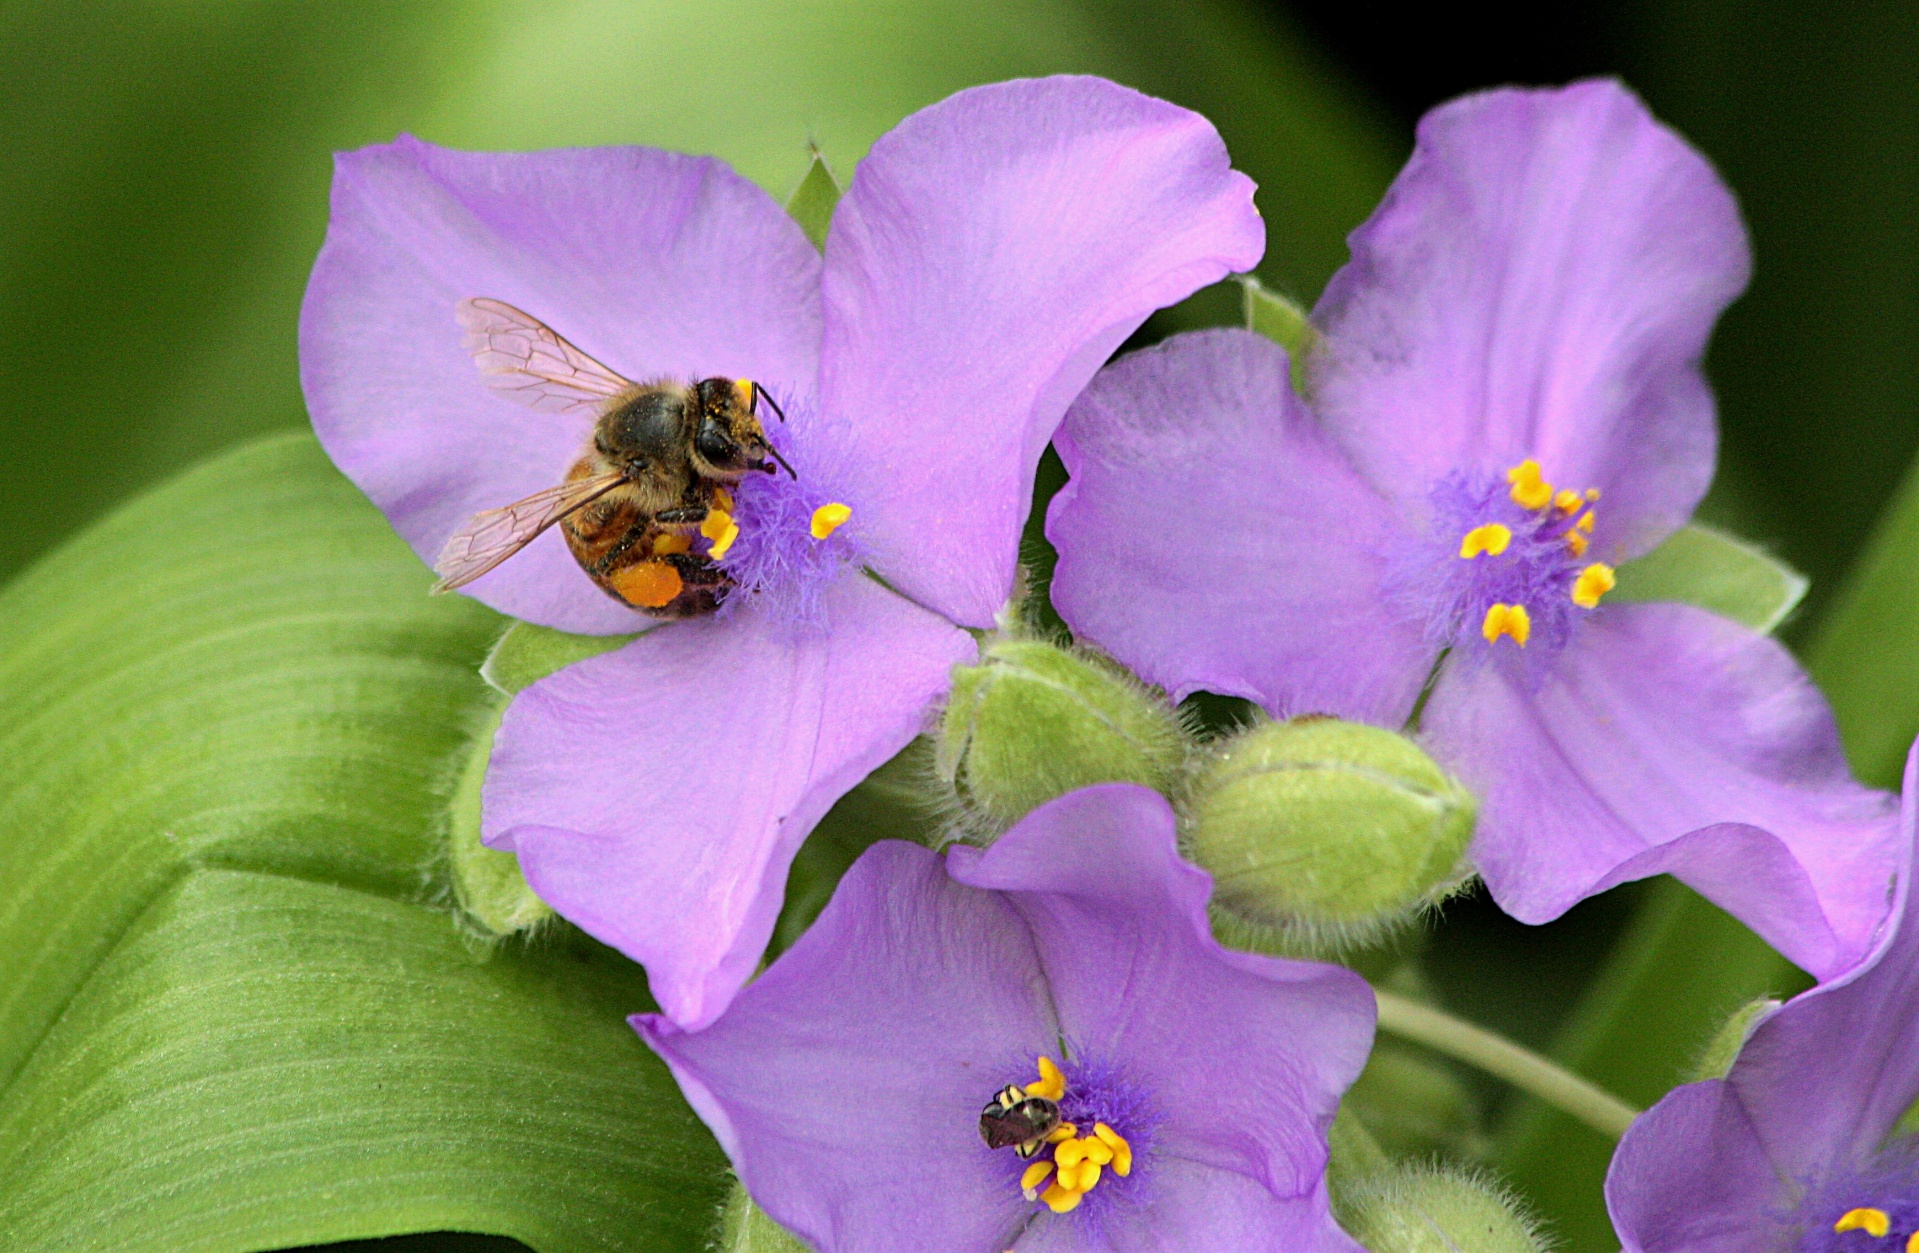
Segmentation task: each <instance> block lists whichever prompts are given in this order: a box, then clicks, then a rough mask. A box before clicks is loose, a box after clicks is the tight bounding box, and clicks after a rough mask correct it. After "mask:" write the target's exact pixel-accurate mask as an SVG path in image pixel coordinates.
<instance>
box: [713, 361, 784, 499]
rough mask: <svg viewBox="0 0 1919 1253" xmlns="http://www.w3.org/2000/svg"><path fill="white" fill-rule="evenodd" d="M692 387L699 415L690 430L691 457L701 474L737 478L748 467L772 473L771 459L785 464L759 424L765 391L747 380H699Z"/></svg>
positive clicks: (774, 469)
mask: <svg viewBox="0 0 1919 1253" xmlns="http://www.w3.org/2000/svg"><path fill="white" fill-rule="evenodd" d="M695 390H696V391H697V392H698V393H699V400H700V418H699V426H698V428H697V429H696V430H695V431H694V432H693V456H694V459H695V461H696V462H697V463H699V464H698V466H697V468H698V469H699V470H700V472H701V473H702V474H706V475H710V476H711V477H714V478H723V479H738V478H740V477H741V476H742V475H744V474H746V473H747V471H749V470H760V471H763V472H765V473H767V474H773V473H775V472H776V468H775V466H774V463H775V462H779V464H780V465H785V462H784V461H781V460H780V455H779V454H778V453H776V452H774V451H773V445H772V444H771V443H769V442H768V441H767V438H766V428H765V427H763V426H761V425H760V418H759V400H760V398H761V397H762V396H764V395H765V394H766V393H765V392H763V391H762V390H761V389H760V387H759V385H758V384H757V383H754V382H753V381H751V380H750V379H720V378H713V379H701V380H700V382H699V383H698V384H697V386H696V389H695ZM768 403H771V401H770V399H769V402H768ZM775 412H778V410H777V409H775ZM788 473H791V471H790V470H789V471H788Z"/></svg>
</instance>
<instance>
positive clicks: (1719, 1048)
mask: <svg viewBox="0 0 1919 1253" xmlns="http://www.w3.org/2000/svg"><path fill="white" fill-rule="evenodd" d="M1779 1006H1780V1002H1779V1001H1776V1000H1774V999H1773V998H1772V997H1770V996H1762V997H1760V998H1759V999H1758V1000H1755V1001H1749V1002H1747V1003H1746V1004H1744V1005H1741V1006H1740V1007H1739V1008H1738V1009H1736V1010H1734V1011H1733V1014H1732V1017H1730V1018H1728V1019H1726V1021H1725V1022H1724V1023H1722V1024H1721V1025H1720V1027H1719V1030H1718V1031H1716V1032H1714V1033H1713V1037H1712V1039H1711V1040H1708V1041H1707V1042H1706V1047H1705V1048H1704V1049H1702V1050H1701V1051H1700V1054H1699V1059H1698V1060H1697V1061H1695V1062H1694V1063H1693V1066H1692V1073H1691V1074H1690V1075H1689V1076H1687V1078H1686V1082H1687V1083H1698V1082H1699V1081H1700V1080H1701V1079H1724V1078H1725V1077H1726V1072H1727V1071H1728V1070H1731V1069H1732V1064H1733V1062H1734V1061H1735V1060H1737V1059H1738V1057H1739V1050H1740V1049H1742V1048H1744V1047H1745V1046H1746V1037H1748V1036H1750V1035H1751V1034H1752V1029H1753V1028H1754V1027H1756V1026H1758V1025H1759V1020H1760V1019H1761V1018H1763V1017H1765V1016H1766V1015H1767V1014H1769V1013H1771V1012H1772V1011H1773V1010H1775V1009H1778V1008H1779Z"/></svg>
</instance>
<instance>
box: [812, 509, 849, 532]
mask: <svg viewBox="0 0 1919 1253" xmlns="http://www.w3.org/2000/svg"><path fill="white" fill-rule="evenodd" d="M852 516H853V511H852V509H850V508H848V507H847V506H845V505H842V504H841V503H840V502H839V501H837V500H836V501H834V502H833V503H832V504H830V505H821V506H820V507H819V508H818V509H815V510H814V511H813V538H814V539H825V538H826V537H827V536H829V535H831V534H832V533H833V532H835V531H837V530H839V529H840V528H841V527H842V526H845V525H846V520H847V519H848V518H850V517H852Z"/></svg>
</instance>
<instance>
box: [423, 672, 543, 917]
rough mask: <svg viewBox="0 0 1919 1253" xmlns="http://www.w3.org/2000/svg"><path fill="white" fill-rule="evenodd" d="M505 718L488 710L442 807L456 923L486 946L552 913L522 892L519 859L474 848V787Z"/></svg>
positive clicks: (477, 805) (476, 811) (523, 884)
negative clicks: (445, 810)
mask: <svg viewBox="0 0 1919 1253" xmlns="http://www.w3.org/2000/svg"><path fill="white" fill-rule="evenodd" d="M505 712H506V707H505V706H504V705H501V706H500V707H499V708H497V709H495V710H493V711H492V713H491V714H490V715H489V716H488V719H487V722H486V724H485V725H484V726H482V727H481V728H480V729H479V733H478V734H477V735H476V736H475V737H474V739H473V743H472V745H471V747H470V748H469V750H468V753H467V759H466V762H465V764H464V765H463V767H462V768H461V770H460V775H459V778H458V779H457V780H456V781H455V782H454V785H453V795H452V796H451V797H450V798H449V800H448V802H447V838H446V859H447V871H448V874H449V877H451V879H452V880H453V897H454V901H455V902H456V903H457V904H458V905H459V907H460V910H459V915H458V917H459V919H460V921H461V922H462V923H464V924H465V926H466V929H467V931H468V933H469V934H471V935H473V936H474V937H476V938H478V939H480V940H483V941H486V942H488V943H491V942H493V941H496V940H500V939H504V938H505V937H507V936H510V935H516V934H518V933H520V932H523V931H533V930H535V929H537V928H539V927H540V926H541V925H543V924H545V923H547V922H549V921H551V920H552V918H553V910H552V907H551V906H549V905H548V904H547V903H546V902H545V901H543V900H541V899H540V898H539V897H537V896H535V895H534V894H533V889H532V888H530V887H528V886H527V884H526V876H524V875H522V874H521V873H520V859H519V858H517V857H515V856H514V855H513V854H511V853H503V852H500V851H499V850H498V849H491V848H488V847H487V846H486V845H484V844H482V843H480V787H481V785H482V784H483V783H484V782H485V780H486V763H487V759H488V757H490V756H491V755H492V752H493V736H494V733H495V732H497V731H498V730H499V729H500V716H501V715H502V714H504V713H505Z"/></svg>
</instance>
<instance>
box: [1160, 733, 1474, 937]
mask: <svg viewBox="0 0 1919 1253" xmlns="http://www.w3.org/2000/svg"><path fill="white" fill-rule="evenodd" d="M1477 812H1478V806H1477V804H1476V803H1475V801H1474V800H1473V797H1472V796H1471V794H1470V793H1468V792H1467V791H1466V790H1465V789H1464V788H1462V787H1460V786H1459V784H1457V783H1455V782H1454V781H1453V780H1452V779H1451V778H1450V777H1449V776H1448V775H1447V774H1446V772H1445V771H1443V770H1441V769H1440V768H1439V767H1438V765H1436V764H1435V763H1434V762H1433V760H1432V758H1430V757H1428V756H1427V755H1426V754H1425V753H1423V752H1421V751H1420V749H1419V747H1418V746H1417V745H1415V744H1414V743H1413V742H1412V741H1411V740H1408V739H1407V738H1405V737H1404V736H1401V735H1395V734H1394V733H1393V732H1391V731H1382V730H1380V729H1379V728H1377V727H1369V726H1364V725H1362V724H1359V723H1354V722H1341V721H1339V720H1338V719H1335V718H1325V717H1306V718H1295V719H1293V720H1292V721H1290V722H1266V723H1261V724H1260V725H1257V726H1254V727H1252V728H1249V729H1248V730H1246V731H1244V732H1242V733H1241V734H1239V735H1236V736H1234V737H1232V738H1231V739H1229V740H1226V741H1223V742H1222V743H1221V744H1220V745H1218V746H1217V747H1216V748H1215V749H1214V750H1213V752H1212V754H1211V757H1210V760H1208V761H1207V763H1206V764H1205V765H1204V766H1203V767H1202V768H1201V769H1200V771H1199V773H1198V776H1197V777H1196V778H1195V779H1194V781H1193V784H1192V787H1191V790H1190V791H1189V793H1188V796H1187V805H1186V814H1185V817H1186V830H1187V839H1188V844H1189V850H1188V851H1189V853H1190V855H1191V856H1192V858H1193V860H1194V861H1196V862H1198V863H1199V864H1200V865H1201V866H1203V867H1205V868H1206V870H1208V871H1209V872H1211V874H1212V876H1213V881H1214V885H1215V886H1214V891H1213V903H1214V909H1215V916H1216V918H1217V919H1218V921H1219V922H1220V924H1221V926H1220V929H1221V933H1222V938H1224V939H1226V941H1227V942H1228V943H1235V944H1241V945H1243V946H1245V947H1255V948H1262V947H1280V948H1291V947H1296V946H1302V945H1303V946H1304V947H1306V948H1308V949H1317V948H1322V947H1335V948H1337V947H1341V946H1345V945H1350V944H1355V943H1361V942H1364V941H1366V940H1368V939H1371V938H1374V937H1376V936H1378V935H1379V934H1380V933H1382V932H1383V931H1385V930H1386V929H1388V928H1390V927H1392V926H1395V925H1397V924H1399V923H1401V922H1403V921H1405V920H1407V919H1410V918H1411V917H1413V916H1414V915H1415V914H1416V913H1417V912H1418V911H1419V910H1420V909H1422V908H1424V907H1427V906H1429V905H1432V904H1434V903H1436V902H1437V901H1440V900H1442V899H1444V898H1445V897H1446V896H1448V895H1450V894H1452V893H1453V892H1455V891H1457V890H1458V889H1459V887H1460V886H1461V885H1462V884H1463V883H1464V882H1465V881H1466V879H1467V877H1468V876H1469V875H1470V873H1471V868H1470V866H1469V865H1468V864H1467V862H1466V860H1465V854H1466V846H1467V844H1468V843H1470V842H1471V840H1472V834H1473V822H1474V819H1475V817H1476V816H1477Z"/></svg>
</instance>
